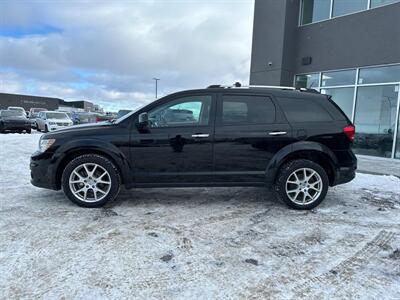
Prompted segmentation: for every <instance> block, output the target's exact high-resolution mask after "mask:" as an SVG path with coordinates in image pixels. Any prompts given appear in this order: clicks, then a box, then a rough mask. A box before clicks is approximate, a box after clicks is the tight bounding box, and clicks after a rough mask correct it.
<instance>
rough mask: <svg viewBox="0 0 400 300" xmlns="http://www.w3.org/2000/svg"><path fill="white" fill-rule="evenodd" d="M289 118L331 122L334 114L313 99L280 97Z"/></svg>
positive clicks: (290, 119)
mask: <svg viewBox="0 0 400 300" xmlns="http://www.w3.org/2000/svg"><path fill="white" fill-rule="evenodd" d="M279 104H280V105H281V107H282V109H283V112H284V114H285V116H286V118H287V120H288V121H289V122H291V123H296V122H329V121H332V120H333V118H332V116H331V115H330V114H329V113H328V112H327V111H326V110H325V109H324V107H323V106H322V105H321V104H319V103H317V102H316V101H314V100H313V99H297V98H279Z"/></svg>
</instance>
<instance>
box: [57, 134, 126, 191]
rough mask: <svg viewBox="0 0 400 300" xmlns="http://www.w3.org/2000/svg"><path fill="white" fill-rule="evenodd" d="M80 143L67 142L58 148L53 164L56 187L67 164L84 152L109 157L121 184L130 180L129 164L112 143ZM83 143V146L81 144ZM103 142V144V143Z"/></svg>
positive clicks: (59, 186) (58, 185) (58, 186)
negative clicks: (117, 172)
mask: <svg viewBox="0 0 400 300" xmlns="http://www.w3.org/2000/svg"><path fill="white" fill-rule="evenodd" d="M79 144H80V145H74V144H67V145H65V146H63V149H59V151H58V152H59V153H61V154H60V157H59V162H58V164H57V165H56V166H55V184H56V187H57V188H58V189H60V188H61V177H62V173H63V171H64V169H65V167H66V166H67V164H68V163H69V162H70V161H72V160H73V159H74V158H76V157H78V156H81V155H84V154H97V155H101V156H104V157H105V158H107V159H109V160H110V161H111V162H112V163H113V164H114V165H115V167H116V168H117V169H118V171H119V173H120V175H121V184H129V183H130V182H131V178H132V177H131V176H130V175H129V174H130V164H129V161H128V159H127V158H126V157H125V155H124V154H123V153H122V152H121V151H120V150H119V149H118V148H117V147H115V146H114V145H112V144H110V143H106V142H102V141H98V140H97V141H90V142H88V141H86V142H85V141H79ZM82 144H84V145H85V146H84V147H83V146H81V145H82ZM104 144H105V145H104Z"/></svg>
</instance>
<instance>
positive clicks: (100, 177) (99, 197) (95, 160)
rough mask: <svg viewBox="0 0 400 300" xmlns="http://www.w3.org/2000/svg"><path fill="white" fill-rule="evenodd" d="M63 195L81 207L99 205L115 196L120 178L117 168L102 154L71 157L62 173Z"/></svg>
mask: <svg viewBox="0 0 400 300" xmlns="http://www.w3.org/2000/svg"><path fill="white" fill-rule="evenodd" d="M61 181H62V188H63V191H64V193H65V195H66V196H67V197H68V198H69V199H70V200H71V201H72V202H74V203H76V204H78V205H80V206H83V207H100V206H103V205H104V204H105V203H106V202H108V201H110V200H113V199H115V198H116V197H117V195H118V193H119V190H120V186H121V179H120V174H119V171H118V169H117V168H116V167H115V165H114V164H113V163H112V162H111V161H110V160H109V159H107V158H105V157H104V156H101V155H98V154H85V155H82V156H79V157H77V158H75V159H73V160H72V161H71V162H69V163H68V165H67V166H66V167H65V169H64V172H63V175H62V179H61Z"/></svg>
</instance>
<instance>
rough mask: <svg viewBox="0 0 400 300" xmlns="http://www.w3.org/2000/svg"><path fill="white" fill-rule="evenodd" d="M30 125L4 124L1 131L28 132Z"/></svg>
mask: <svg viewBox="0 0 400 300" xmlns="http://www.w3.org/2000/svg"><path fill="white" fill-rule="evenodd" d="M30 129H31V123H13V122H4V123H3V125H2V130H4V131H18V130H30Z"/></svg>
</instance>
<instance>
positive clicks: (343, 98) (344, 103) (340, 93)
mask: <svg viewBox="0 0 400 300" xmlns="http://www.w3.org/2000/svg"><path fill="white" fill-rule="evenodd" d="M321 93H322V94H325V95H331V96H332V100H333V101H334V102H335V103H336V104H337V105H338V106H339V107H340V108H341V109H342V111H343V112H344V113H345V114H346V116H347V117H348V118H349V119H350V120H351V118H352V115H353V98H354V87H348V88H347V87H346V88H336V89H335V88H333V89H332V88H330V89H321Z"/></svg>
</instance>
